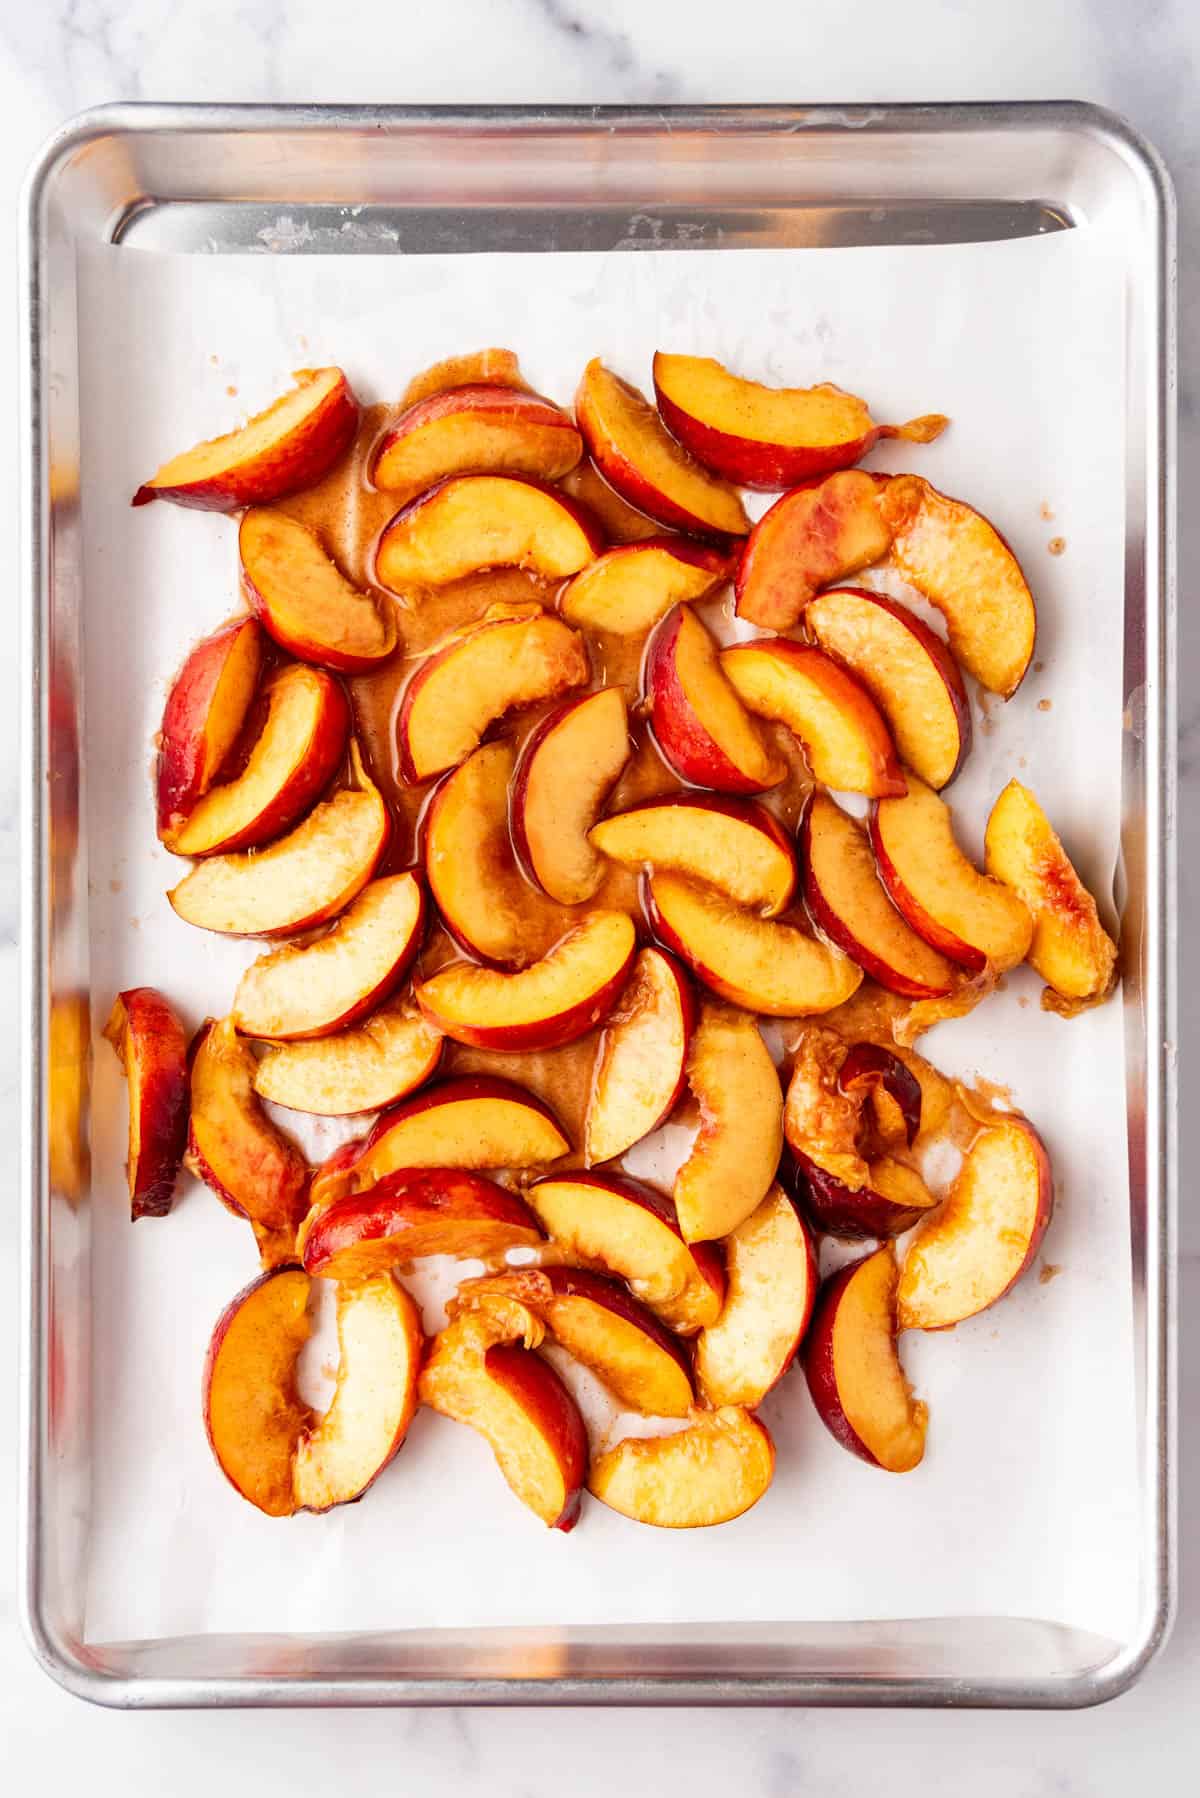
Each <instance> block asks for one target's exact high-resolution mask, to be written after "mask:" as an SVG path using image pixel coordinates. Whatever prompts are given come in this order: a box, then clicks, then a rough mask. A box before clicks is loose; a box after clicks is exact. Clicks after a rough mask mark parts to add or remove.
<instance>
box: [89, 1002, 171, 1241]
mask: <svg viewBox="0 0 1200 1798" xmlns="http://www.w3.org/2000/svg"><path fill="white" fill-rule="evenodd" d="M104 1034H105V1036H106V1037H107V1038H108V1040H109V1042H110V1043H111V1044H112V1046H113V1049H114V1051H115V1053H116V1057H117V1060H118V1061H119V1062H120V1063H121V1067H122V1069H123V1071H124V1074H125V1079H126V1082H127V1083H128V1086H129V1159H128V1161H127V1163H126V1168H125V1171H126V1175H127V1178H128V1181H129V1208H130V1214H131V1216H132V1217H133V1220H134V1222H135V1223H136V1222H137V1220H138V1218H139V1217H165V1216H166V1215H167V1213H168V1211H169V1210H170V1209H171V1201H172V1199H173V1198H174V1197H175V1181H176V1179H177V1178H178V1175H179V1164H180V1162H181V1161H182V1160H183V1151H184V1149H185V1148H186V1146H187V1130H188V1065H187V1038H186V1036H185V1035H184V1032H183V1025H182V1024H181V1023H180V1021H179V1019H178V1017H177V1016H176V1014H175V1012H174V1010H173V1009H172V1007H171V1005H170V1004H169V1003H168V1002H167V1000H166V999H164V998H163V995H162V994H161V993H159V992H156V991H155V989H154V988H153V987H152V986H133V987H129V988H127V989H126V991H125V992H123V993H118V994H117V996H116V998H115V999H114V1000H113V1007H112V1011H111V1012H110V1013H109V1018H108V1023H107V1024H106V1025H105V1026H104Z"/></svg>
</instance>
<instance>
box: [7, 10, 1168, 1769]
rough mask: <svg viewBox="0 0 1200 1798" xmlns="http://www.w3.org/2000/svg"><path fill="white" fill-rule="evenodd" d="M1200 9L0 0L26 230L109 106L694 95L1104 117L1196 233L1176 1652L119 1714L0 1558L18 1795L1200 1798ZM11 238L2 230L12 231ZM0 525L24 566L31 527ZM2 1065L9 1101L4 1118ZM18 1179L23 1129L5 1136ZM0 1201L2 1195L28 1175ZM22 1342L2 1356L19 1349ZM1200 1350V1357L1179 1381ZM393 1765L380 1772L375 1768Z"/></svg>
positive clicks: (10, 187)
mask: <svg viewBox="0 0 1200 1798" xmlns="http://www.w3.org/2000/svg"><path fill="white" fill-rule="evenodd" d="M1198 77H1200V9H1197V8H1196V6H1195V0H1154V3H1153V4H1151V3H1150V0H1142V3H1140V4H1138V3H1135V0H1041V3H1040V4H1039V5H1038V6H1037V7H1036V8H1027V7H1016V8H1012V7H1004V6H997V5H996V4H994V0H905V3H904V4H903V5H896V4H895V3H894V0H857V4H856V5H855V6H853V7H852V8H850V9H845V8H839V7H817V6H809V7H801V6H799V5H796V4H795V3H794V0H740V4H738V5H737V6H736V7H728V6H725V7H719V6H716V5H713V4H706V3H705V0H640V3H635V0H606V3H605V4H604V5H600V4H597V3H596V0H477V3H476V4H469V3H467V0H439V4H437V5H422V4H409V5H407V6H405V5H397V4H395V3H394V0H337V4H336V6H334V7H329V6H328V5H322V4H318V0H202V3H201V4H192V5H190V6H188V5H182V4H180V3H179V0H0V207H2V209H3V213H4V216H6V217H8V218H9V219H11V218H12V217H13V208H14V206H15V200H16V194H17V189H18V184H19V181H20V178H21V174H22V172H23V170H24V167H25V165H26V164H27V162H28V161H29V159H30V157H31V156H32V154H33V153H34V151H35V150H36V148H37V146H38V144H39V143H40V141H41V140H42V139H43V138H44V137H45V135H46V134H47V133H48V132H49V131H50V130H51V129H53V127H54V126H55V125H56V124H58V123H59V122H60V121H61V120H62V119H64V118H65V117H67V116H68V115H69V114H71V113H73V112H76V111H78V110H79V109H80V108H82V107H85V106H89V105H93V104H96V103H99V102H101V101H107V100H115V99H156V100H168V99H174V100H258V101H264V100H294V101H304V100H342V101H352V100H361V101H377V102H382V101H393V102H400V101H426V102H437V101H441V102H453V101H463V102H465V101H486V100H490V101H501V100H508V101H518V100H541V101H574V102H590V101H595V102H603V101H648V100H657V101H680V102H689V101H691V102H700V101H706V100H775V101H781V100H789V101H793V100H803V101H817V102H832V101H869V100H966V99H1021V98H1050V97H1053V98H1064V97H1072V98H1084V99H1093V100H1097V101H1100V102H1103V103H1104V104H1107V105H1109V106H1112V107H1114V108H1116V109H1117V110H1119V111H1121V112H1123V113H1124V114H1126V115H1127V116H1128V117H1129V118H1130V119H1132V120H1133V122H1134V123H1135V124H1137V125H1138V126H1140V127H1141V128H1142V129H1143V130H1144V131H1146V132H1147V133H1148V134H1149V135H1150V136H1151V137H1152V138H1153V139H1154V140H1155V142H1156V143H1157V144H1158V146H1159V148H1160V149H1161V150H1162V151H1163V153H1164V154H1165V156H1166V158H1167V160H1168V162H1169V164H1170V166H1171V168H1172V171H1173V174H1174V177H1175V181H1176V184H1177V188H1178V193H1179V201H1180V225H1181V233H1180V234H1181V241H1182V291H1181V315H1182V321H1183V328H1182V342H1181V349H1182V371H1181V372H1182V383H1181V433H1180V435H1181V449H1182V458H1183V464H1182V471H1181V493H1182V495H1183V506H1182V511H1183V528H1182V536H1181V545H1182V569H1181V594H1182V595H1183V605H1182V612H1183V628H1182V645H1181V653H1182V657H1183V663H1184V666H1183V669H1182V670H1181V683H1180V687H1181V712H1182V729H1181V736H1182V743H1181V748H1182V765H1183V789H1182V804H1181V827H1182V830H1183V832H1184V836H1183V841H1182V843H1181V856H1182V916H1183V919H1184V929H1183V932H1182V935H1183V940H1184V957H1183V961H1184V966H1183V985H1182V989H1181V990H1182V992H1183V995H1184V997H1183V1002H1182V1006H1181V1010H1182V1012H1183V1020H1182V1026H1181V1035H1182V1039H1183V1040H1182V1042H1181V1045H1180V1048H1181V1055H1182V1058H1183V1076H1184V1082H1185V1087H1184V1092H1185V1103H1184V1106H1183V1111H1184V1118H1185V1128H1184V1141H1183V1166H1184V1172H1185V1178H1184V1180H1183V1212H1184V1216H1183V1225H1182V1246H1183V1250H1184V1258H1183V1269H1182V1275H1183V1278H1182V1293H1181V1299H1182V1304H1181V1311H1182V1315H1183V1318H1184V1330H1183V1358H1184V1368H1183V1374H1182V1380H1181V1414H1182V1420H1183V1451H1182V1462H1183V1466H1182V1476H1183V1490H1182V1503H1181V1513H1182V1544H1181V1546H1182V1564H1183V1603H1182V1607H1181V1614H1180V1619H1179V1622H1178V1625H1177V1627H1176V1630H1175V1635H1174V1638H1173V1640H1172V1642H1171V1644H1170V1646H1169V1648H1168V1649H1167V1651H1166V1653H1165V1654H1164V1655H1163V1657H1162V1658H1161V1660H1160V1661H1159V1662H1158V1663H1157V1665H1155V1666H1154V1667H1153V1668H1152V1669H1151V1670H1150V1671H1149V1673H1148V1674H1147V1675H1146V1676H1145V1678H1144V1680H1143V1681H1142V1682H1141V1684H1140V1685H1139V1686H1138V1687H1137V1688H1136V1689H1135V1690H1134V1691H1133V1692H1132V1693H1130V1694H1129V1695H1127V1696H1126V1697H1124V1698H1122V1699H1119V1700H1117V1701H1116V1702H1115V1703H1113V1704H1112V1705H1109V1706H1108V1707H1106V1708H1105V1709H1104V1710H1102V1711H1099V1712H1091V1713H1085V1714H1082V1715H1076V1716H1070V1715H1066V1716H1054V1715H1050V1716H1033V1715H1029V1716H1011V1715H1010V1716H988V1715H971V1714H961V1715H960V1714H933V1715H923V1714H909V1715H897V1714H889V1713H879V1714H875V1713H871V1714H854V1713H837V1712H824V1713H822V1712H807V1713H804V1714H798V1713H795V1712H744V1713H742V1712H731V1713H721V1712H716V1711H708V1712H697V1711H693V1712H687V1713H671V1712H627V1713H615V1714H602V1713H589V1712H574V1713H565V1714H561V1715H546V1714H538V1713H534V1712H531V1711H512V1712H486V1711H484V1712H474V1713H471V1712H462V1711H444V1712H435V1711H423V1712H412V1713H403V1712H401V1713H357V1714H340V1715H337V1716H334V1715H330V1714H317V1713H307V1714H304V1713H300V1714H297V1713H288V1714H274V1715H273V1714H240V1715H216V1716H208V1715H192V1714H182V1715H146V1716H140V1717H139V1716H120V1715H110V1714H107V1713H104V1712H100V1711H93V1710H90V1709H88V1708H86V1707H84V1706H82V1705H80V1704H79V1703H77V1702H76V1701H75V1700H73V1699H70V1698H68V1697H66V1696H64V1695H63V1694H62V1693H60V1692H59V1691H58V1690H57V1689H56V1688H55V1687H53V1686H52V1685H51V1684H50V1683H49V1682H48V1681H47V1680H46V1679H45V1678H44V1677H43V1676H42V1675H41V1674H40V1673H39V1672H38V1671H37V1670H36V1669H35V1667H34V1665H33V1663H32V1661H31V1660H30V1658H29V1656H28V1654H27V1651H26V1649H25V1647H24V1644H23V1643H22V1642H21V1640H20V1637H19V1634H18V1631H17V1626H16V1619H15V1608H14V1601H13V1596H12V1585H11V1572H12V1557H11V1554H8V1555H5V1556H4V1557H3V1560H0V1569H3V1571H0V1742H3V1744H4V1760H5V1764H6V1765H7V1767H8V1769H9V1772H8V1783H9V1784H10V1785H11V1788H12V1789H13V1790H14V1791H17V1790H24V1789H27V1788H28V1787H29V1786H30V1785H31V1784H32V1783H33V1782H34V1781H35V1780H36V1781H37V1783H38V1785H39V1786H40V1787H41V1788H42V1789H44V1790H48V1791H49V1792H50V1793H57V1792H60V1791H66V1790H68V1789H71V1788H73V1787H77V1786H79V1785H82V1784H83V1783H85V1782H86V1784H87V1786H88V1788H89V1789H90V1791H91V1792H92V1793H94V1794H95V1795H96V1798H104V1795H106V1794H108V1793H110V1792H113V1793H115V1792H118V1791H121V1790H124V1789H127V1788H129V1787H130V1786H135V1787H136V1786H138V1785H142V1784H149V1785H156V1786H157V1785H165V1786H166V1788H167V1789H168V1790H170V1791H171V1792H172V1793H174V1794H177V1795H178V1798H190V1795H191V1794H192V1793H197V1794H198V1793H200V1792H202V1791H206V1790H208V1789H209V1788H211V1787H212V1786H214V1785H216V1786H217V1787H218V1788H223V1789H225V1790H227V1791H234V1792H241V1791H254V1792H256V1793H261V1794H263V1798H267V1795H268V1794H273V1793H275V1792H280V1793H283V1792H285V1791H290V1790H296V1789H298V1788H303V1787H317V1788H320V1787H322V1786H327V1785H328V1784H329V1783H330V1782H331V1780H332V1779H336V1780H337V1782H338V1784H339V1786H340V1787H342V1788H343V1789H352V1788H353V1786H354V1784H355V1782H356V1781H357V1780H359V1779H362V1780H364V1781H366V1780H370V1779H371V1777H372V1775H375V1776H379V1775H380V1774H384V1775H385V1777H387V1778H388V1779H389V1781H393V1782H397V1783H399V1785H400V1786H401V1787H402V1789H403V1790H405V1791H406V1792H408V1793H413V1794H424V1793H442V1792H454V1793H461V1794H463V1798H466V1795H468V1794H473V1793H477V1792H478V1793H483V1792H487V1793H489V1794H491V1795H499V1794H513V1795H516V1794H521V1795H522V1798H549V1794H550V1793H552V1792H557V1791H559V1790H561V1789H563V1788H564V1787H565V1788H566V1789H568V1790H571V1791H573V1792H574V1793H577V1794H579V1798H589V1795H590V1794H592V1793H597V1794H599V1793H600V1792H602V1791H607V1790H608V1789H609V1787H610V1786H611V1785H612V1783H613V1782H614V1781H617V1782H619V1784H620V1785H621V1786H622V1787H623V1788H624V1789H625V1790H630V1791H638V1790H644V1789H647V1788H649V1787H653V1788H654V1789H657V1790H662V1791H686V1792H688V1793H689V1794H696V1795H697V1798H702V1795H703V1794H706V1793H709V1792H712V1793H717V1792H720V1791H725V1790H728V1789H729V1788H730V1787H731V1786H732V1787H735V1788H736V1789H738V1790H739V1791H741V1792H744V1793H746V1794H747V1798H750V1795H751V1794H752V1795H754V1798H759V1795H760V1794H761V1795H762V1798H774V1795H775V1794H777V1793H778V1794H781V1795H782V1794H792V1793H798V1792H804V1791H809V1790H811V1791H814V1792H821V1793H822V1794H826V1795H829V1798H832V1795H834V1794H837V1793H841V1792H847V1793H851V1792H857V1791H859V1790H861V1789H862V1787H863V1785H864V1784H865V1783H866V1781H867V1780H868V1779H871V1778H872V1777H874V1778H875V1779H886V1781H887V1783H888V1785H889V1787H890V1789H891V1791H892V1792H893V1793H895V1795H896V1798H907V1794H909V1793H910V1792H911V1793H913V1794H916V1793H918V1792H919V1793H921V1794H922V1798H937V1795H938V1794H940V1793H942V1792H947V1793H949V1792H951V1791H954V1792H957V1791H959V1790H962V1789H965V1790H967V1791H969V1792H970V1793H971V1794H972V1798H993V1795H996V1798H998V1795H999V1794H1001V1793H1003V1794H1004V1795H1005V1798H1043V1795H1049V1794H1051V1793H1064V1794H1066V1793H1071V1794H1075V1793H1078V1794H1089V1795H1091V1794H1099V1795H1105V1798H1107V1795H1108V1794H1114V1795H1115V1794H1118V1793H1120V1794H1124V1793H1126V1792H1127V1791H1128V1790H1129V1789H1130V1786H1131V1785H1133V1784H1135V1783H1136V1785H1137V1786H1138V1787H1139V1788H1140V1789H1142V1790H1145V1791H1149V1792H1154V1793H1156V1794H1159V1793H1161V1794H1164V1798H1166V1795H1171V1794H1174V1793H1181V1794H1182V1793H1184V1792H1189V1791H1192V1790H1194V1789H1195V1781H1196V1775H1195V1767H1196V1763H1197V1755H1198V1754H1200V1709H1198V1708H1197V1705H1196V1701H1195V1694H1196V1690H1197V1685H1198V1682H1200V1590H1197V1589H1196V1581H1195V1578H1194V1575H1195V1572H1196V1562H1197V1553H1196V1549H1197V1531H1196V1524H1195V1516H1196V1511H1197V1501H1198V1500H1200V1457H1198V1456H1197V1452H1196V1447H1195V1439H1196V1435H1197V1431H1196V1425H1197V1423H1200V1379H1198V1378H1197V1374H1196V1372H1195V1365H1194V1363H1195V1355H1194V1350H1195V1346H1196V1340H1197V1335H1198V1332H1197V1331H1195V1330H1193V1329H1191V1328H1189V1326H1188V1323H1187V1318H1188V1314H1189V1311H1192V1312H1195V1311H1197V1310H1198V1309H1200V1219H1198V1218H1197V1216H1196V1214H1195V1212H1194V1209H1193V1207H1192V1204H1191V1193H1190V1191H1189V1182H1188V1180H1187V1177H1186V1175H1187V1172H1188V1170H1189V1169H1190V1168H1191V1166H1192V1164H1193V1150H1194V1148H1195V1147H1196V1146H1197V1142H1198V1135H1197V1132H1198V1129H1200V1125H1198V1123H1197V1121H1196V1117H1195V1107H1194V1106H1193V1107H1191V1108H1190V1110H1191V1113H1192V1117H1191V1119H1190V1120H1189V1106H1188V1104H1187V1101H1186V1081H1187V1076H1188V1073H1189V1071H1190V1068H1191V1065H1192V1050H1193V1048H1194V1047H1195V1046H1196V1037H1195V1031H1196V1030H1197V1029H1200V1014H1197V1013H1196V1011H1195V1008H1192V1007H1191V1006H1190V1005H1189V1003H1188V994H1189V983H1190V979H1191V978H1192V977H1193V975H1194V972H1195V970H1196V967H1197V962H1196V959H1195V958H1194V957H1193V955H1192V953H1191V948H1190V943H1189V940H1188V930H1187V920H1188V919H1189V917H1190V916H1191V915H1192V908H1193V907H1194V906H1195V905H1196V904H1197V903H1200V803H1197V801H1198V800H1200V759H1198V754H1197V750H1198V746H1200V681H1197V679H1195V678H1189V677H1192V676H1196V675H1200V614H1198V616H1197V619H1195V620H1193V619H1192V617H1191V610H1192V608H1190V607H1189V605H1188V604H1187V596H1188V594H1189V591H1190V589H1191V587H1192V585H1193V583H1194V582H1195V580H1196V578H1197V577H1198V576H1200V509H1198V508H1197V507H1196V506H1195V505H1194V503H1189V497H1188V496H1189V494H1190V493H1194V492H1195V490H1196V481H1197V477H1198V474H1200V423H1198V421H1197V389H1196V380H1197V376H1198V375H1200V247H1198V246H1200V125H1198V124H1197V122H1196V111H1195V94H1196V91H1197V81H1198ZM10 241H11V240H10ZM15 344H16V317H15V293H14V289H13V283H12V282H11V281H10V282H7V283H4V284H3V285H2V286H0V346H2V347H0V411H2V412H3V414H4V416H5V417H7V418H8V419H9V420H10V426H9V429H8V430H6V431H5V432H4V433H2V434H0V492H3V493H5V494H12V493H14V491H15V468H16V460H17V457H18V455H19V453H20V451H19V444H18V438H17V433H16V430H15V428H14V425H13V423H12V422H11V421H13V420H14V418H15V379H16V359H15ZM6 522H8V523H9V528H8V530H7V531H6V532H4V534H3V539H2V540H3V542H4V543H5V545H6V547H7V549H8V554H9V557H10V561H9V569H10V576H11V580H12V582H13V583H14V590H15V578H16V544H15V527H14V525H13V524H12V522H11V520H8V521H6ZM0 678H3V680H4V682H5V683H6V684H5V688H4V692H3V696H2V699H0V1006H2V1007H3V1010H4V1013H5V1015H8V1016H10V1017H11V1016H12V1015H13V998H14V992H15V947H14V944H15V934H16V906H15V894H14V869H15V855H16V827H15V815H14V814H15V808H14V802H13V797H12V794H13V782H14V761H15V717H14V714H15V706H14V704H13V703H12V696H13V693H14V690H15V678H14V658H13V645H12V640H11V637H10V636H8V635H7V634H6V635H4V636H0ZM12 1060H13V1058H12V1054H11V1051H10V1050H0V1108H3V1116H4V1121H5V1124H6V1126H8V1125H10V1120H11V1119H12V1118H13V1116H14V1115H15V1105H16V1093H15V1080H14V1074H13V1066H12ZM0 1144H2V1145H3V1147H2V1148H0V1155H3V1156H5V1157H7V1159H6V1160H4V1161H3V1163H0V1166H2V1168H3V1171H4V1173H6V1174H11V1173H12V1171H13V1146H12V1145H13V1132H12V1129H11V1127H6V1128H4V1129H0ZM3 1187H4V1188H5V1189H6V1190H7V1191H8V1192H9V1193H10V1194H11V1193H12V1192H13V1191H14V1182H13V1180H12V1179H7V1180H5V1181H4V1182H3ZM15 1240H16V1220H15V1216H14V1201H13V1200H12V1199H11V1198H10V1201H9V1204H8V1206H7V1207H6V1208H5V1209H4V1212H3V1215H2V1217H0V1312H2V1313H3V1314H4V1315H7V1316H9V1317H15V1315H16V1292H15V1282H16V1265H15ZM10 1342H11V1338H10ZM1189 1359H1190V1360H1191V1362H1192V1367H1191V1369H1190V1370H1189V1365H1188V1363H1189ZM14 1430H15V1395H14V1388H13V1382H12V1381H5V1382H3V1383H0V1444H5V1445H8V1446H7V1447H5V1448H0V1536H2V1537H3V1538H4V1540H7V1541H11V1540H12V1530H11V1515H10V1513H11V1505H12V1497H13V1488H14V1477H13V1474H12V1471H11V1468H10V1462H11V1445H12V1442H13V1437H14ZM385 1757H386V1759H385Z"/></svg>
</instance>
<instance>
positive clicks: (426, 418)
mask: <svg viewBox="0 0 1200 1798" xmlns="http://www.w3.org/2000/svg"><path fill="white" fill-rule="evenodd" d="M582 454H583V440H582V438H581V437H580V435H579V432H578V431H577V430H576V429H575V426H574V425H573V424H572V423H571V420H570V419H569V418H568V417H567V415H566V413H565V412H560V411H559V409H558V407H557V406H552V405H551V403H550V401H549V400H544V399H541V398H539V397H538V395H537V394H534V393H523V392H521V391H520V390H519V389H516V388H512V387H502V386H499V385H497V384H495V383H476V384H475V385H473V386H468V387H449V388H443V389H442V390H441V391H440V392H438V393H433V394H429V395H427V397H426V398H424V399H421V400H418V401H417V402H416V404H415V405H412V406H408V407H406V408H405V410H404V411H403V412H402V413H401V414H400V416H399V418H398V419H397V420H396V421H395V423H394V424H393V425H392V426H391V427H390V428H389V429H388V430H387V431H386V432H385V434H384V436H383V438H382V439H381V441H380V443H379V446H378V448H377V450H376V452H375V459H374V462H373V464H372V468H371V479H372V480H373V481H374V483H375V485H376V486H377V487H381V488H383V489H384V491H385V492H388V493H396V492H403V493H423V492H424V491H425V489H426V488H427V487H432V486H433V485H434V483H435V482H437V481H442V480H445V479H446V477H447V476H448V475H455V474H478V473H483V472H487V473H498V474H526V475H535V476H537V477H538V478H539V479H541V480H543V481H557V480H558V479H559V478H560V476H562V475H564V474H566V473H567V472H568V471H569V470H570V469H572V468H574V466H575V464H576V463H577V462H578V460H579V458H580V456H581V455H582Z"/></svg>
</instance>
